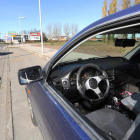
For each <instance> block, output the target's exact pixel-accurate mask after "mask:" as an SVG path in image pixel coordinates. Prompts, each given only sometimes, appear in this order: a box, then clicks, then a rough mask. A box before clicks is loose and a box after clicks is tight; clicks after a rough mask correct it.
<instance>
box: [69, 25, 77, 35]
mask: <svg viewBox="0 0 140 140" xmlns="http://www.w3.org/2000/svg"><path fill="white" fill-rule="evenodd" d="M77 32H78V25H77V24H74V23H73V24H71V36H72V37H73V36H75V35H76V34H77Z"/></svg>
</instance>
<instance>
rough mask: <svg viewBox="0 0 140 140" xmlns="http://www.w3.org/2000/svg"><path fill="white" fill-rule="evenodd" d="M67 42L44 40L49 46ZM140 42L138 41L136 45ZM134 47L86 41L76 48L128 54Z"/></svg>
mask: <svg viewBox="0 0 140 140" xmlns="http://www.w3.org/2000/svg"><path fill="white" fill-rule="evenodd" d="M31 43H32V44H40V42H31ZM65 43H66V42H44V43H43V44H44V45H48V46H63V45H64V44H65ZM139 43H140V42H137V43H136V45H135V47H136V46H137V45H138V44H139ZM133 48H134V47H126V48H123V47H115V46H114V43H103V42H95V41H86V42H84V43H83V44H81V45H80V46H79V47H77V48H76V49H75V50H76V51H78V50H80V51H81V50H82V51H83V52H92V51H100V52H113V53H122V54H126V53H127V52H129V51H131V50H132V49H133Z"/></svg>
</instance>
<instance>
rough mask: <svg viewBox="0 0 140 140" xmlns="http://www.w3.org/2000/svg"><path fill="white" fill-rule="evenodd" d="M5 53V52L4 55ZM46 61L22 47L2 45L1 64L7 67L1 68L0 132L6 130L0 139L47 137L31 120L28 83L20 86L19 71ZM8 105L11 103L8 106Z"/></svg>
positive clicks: (42, 64)
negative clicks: (27, 94)
mask: <svg viewBox="0 0 140 140" xmlns="http://www.w3.org/2000/svg"><path fill="white" fill-rule="evenodd" d="M1 52H4V53H3V54H4V55H2V53H1ZM4 62H5V63H4ZM6 62H7V63H6ZM46 63H47V60H46V59H43V58H41V57H39V56H37V55H34V54H31V53H29V52H27V51H25V50H23V49H21V48H6V46H5V45H0V66H2V67H3V68H2V67H0V77H2V80H1V81H2V82H1V89H0V92H1V94H0V124H1V125H0V131H1V132H3V133H2V135H1V134H0V140H2V139H14V140H42V139H43V138H42V135H41V132H40V130H39V128H38V127H35V126H34V125H33V124H32V122H31V119H30V114H29V107H28V103H27V96H26V92H25V86H20V85H19V83H18V78H17V71H18V69H21V68H25V67H30V66H35V65H40V66H42V67H43V66H44V65H45V64H46ZM4 69H5V71H4ZM4 72H5V76H4ZM4 81H5V83H4ZM4 87H6V88H4ZM4 89H5V90H4ZM5 94H6V95H7V96H6V95H5ZM7 98H8V99H7ZM6 104H7V105H9V106H8V107H5V106H6ZM2 107H3V108H2Z"/></svg>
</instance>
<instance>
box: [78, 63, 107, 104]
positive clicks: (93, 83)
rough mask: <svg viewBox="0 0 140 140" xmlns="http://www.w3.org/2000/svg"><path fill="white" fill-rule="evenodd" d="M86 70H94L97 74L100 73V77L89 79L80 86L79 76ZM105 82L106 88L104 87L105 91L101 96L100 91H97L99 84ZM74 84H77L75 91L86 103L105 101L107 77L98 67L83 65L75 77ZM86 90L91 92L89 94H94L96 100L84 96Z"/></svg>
mask: <svg viewBox="0 0 140 140" xmlns="http://www.w3.org/2000/svg"><path fill="white" fill-rule="evenodd" d="M87 68H92V69H94V70H95V69H96V70H98V71H99V72H101V73H102V75H100V76H94V77H90V78H88V79H87V80H86V82H85V83H84V84H83V85H82V84H81V81H80V76H81V74H82V72H83V71H84V70H85V69H87ZM102 80H105V81H106V84H107V87H106V91H105V93H104V94H103V93H102V92H101V90H100V89H99V83H100V82H101V81H102ZM76 84H77V89H78V91H79V93H80V95H81V96H82V97H83V98H84V99H86V100H87V101H89V102H90V103H99V102H101V101H103V100H104V99H105V97H106V96H107V95H108V94H109V80H108V75H107V73H106V72H105V71H104V70H102V69H101V68H100V67H99V66H97V65H95V64H92V63H90V64H85V65H83V66H82V67H81V68H80V69H79V70H78V72H77V77H76ZM87 90H91V91H92V92H91V94H94V95H95V94H96V95H97V96H98V99H91V98H89V97H88V96H86V94H85V93H86V91H87Z"/></svg>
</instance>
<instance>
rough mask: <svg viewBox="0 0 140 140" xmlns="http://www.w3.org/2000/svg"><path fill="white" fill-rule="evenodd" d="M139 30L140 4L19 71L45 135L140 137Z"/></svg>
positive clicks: (61, 139) (97, 139)
mask: <svg viewBox="0 0 140 140" xmlns="http://www.w3.org/2000/svg"><path fill="white" fill-rule="evenodd" d="M139 33H140V4H138V5H136V6H133V7H130V8H127V9H125V10H122V11H120V12H117V13H114V14H112V15H109V16H107V17H105V18H102V19H100V20H98V21H96V22H94V23H92V24H90V25H89V26H87V27H86V28H84V29H83V30H82V31H80V32H79V33H78V34H76V35H75V36H74V37H73V38H72V39H70V40H69V41H68V42H67V43H66V44H65V45H64V46H63V47H62V48H61V49H60V50H59V51H58V52H57V53H56V54H55V55H54V56H53V58H52V59H51V60H50V61H49V62H48V63H47V64H46V66H45V67H44V68H43V69H42V68H41V67H40V66H34V67H29V68H24V69H20V70H19V71H18V79H19V83H20V85H26V87H25V89H26V92H27V98H28V103H29V106H30V114H31V119H32V122H33V124H34V125H35V126H38V127H39V128H40V131H41V133H42V135H43V138H44V139H45V140H46V139H48V140H51V139H52V140H80V139H83V140H89V139H92V140H103V139H104V140H114V139H116V140H121V139H122V140H128V139H129V140H139V139H140V138H139V132H140V115H139V113H140V92H139V91H140V42H139V40H140V34H139ZM98 40H100V41H98Z"/></svg>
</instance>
